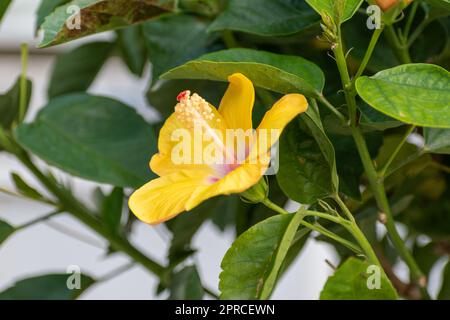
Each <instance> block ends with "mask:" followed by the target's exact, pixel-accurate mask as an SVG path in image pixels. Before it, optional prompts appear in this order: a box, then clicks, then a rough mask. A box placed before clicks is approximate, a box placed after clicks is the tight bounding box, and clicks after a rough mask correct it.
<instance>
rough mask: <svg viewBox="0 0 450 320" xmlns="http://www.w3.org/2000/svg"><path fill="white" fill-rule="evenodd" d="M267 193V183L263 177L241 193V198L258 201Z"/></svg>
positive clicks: (264, 197) (263, 198) (262, 199)
mask: <svg viewBox="0 0 450 320" xmlns="http://www.w3.org/2000/svg"><path fill="white" fill-rule="evenodd" d="M268 193H269V185H268V184H267V181H266V179H265V178H264V177H263V178H261V179H260V180H259V182H258V183H257V184H255V185H254V186H253V187H251V188H250V189H248V190H247V191H244V192H242V193H241V197H242V198H243V200H245V201H248V202H250V203H260V202H262V201H264V200H265V199H266V198H267V195H268Z"/></svg>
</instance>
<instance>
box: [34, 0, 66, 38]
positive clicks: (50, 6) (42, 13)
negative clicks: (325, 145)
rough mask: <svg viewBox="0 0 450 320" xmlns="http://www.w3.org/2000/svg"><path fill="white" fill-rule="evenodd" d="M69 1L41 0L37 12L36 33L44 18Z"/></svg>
mask: <svg viewBox="0 0 450 320" xmlns="http://www.w3.org/2000/svg"><path fill="white" fill-rule="evenodd" d="M69 1H70V0H41V4H40V5H39V8H38V10H37V13H36V15H37V18H36V27H35V29H36V31H38V29H39V27H40V26H41V25H42V24H43V23H44V20H45V18H46V17H47V16H48V15H49V14H50V13H52V12H53V11H54V10H55V9H56V8H57V7H59V6H62V5H63V4H66V3H68V2H69Z"/></svg>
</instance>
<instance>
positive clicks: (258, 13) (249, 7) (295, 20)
mask: <svg viewBox="0 0 450 320" xmlns="http://www.w3.org/2000/svg"><path fill="white" fill-rule="evenodd" d="M319 21H320V17H319V16H318V15H317V14H316V13H315V12H314V11H313V10H311V8H310V7H309V6H308V5H307V4H306V3H305V2H303V1H292V0H230V1H229V3H228V6H227V8H226V9H225V10H224V11H223V12H222V13H221V14H220V15H219V17H217V19H216V20H214V22H213V23H212V24H211V26H210V27H209V30H210V31H223V30H233V31H242V32H247V33H252V34H257V35H261V36H281V35H289V34H293V33H296V32H299V31H301V30H303V29H308V28H310V27H312V26H313V25H316V24H317V23H318V22H319Z"/></svg>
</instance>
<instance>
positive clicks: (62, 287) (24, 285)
mask: <svg viewBox="0 0 450 320" xmlns="http://www.w3.org/2000/svg"><path fill="white" fill-rule="evenodd" d="M73 276H75V274H48V275H43V276H37V277H32V278H27V279H23V280H20V281H18V282H17V283H16V284H15V285H14V286H12V287H10V288H8V289H6V290H5V291H3V292H1V293H0V300H74V299H76V298H78V297H79V296H80V295H81V294H82V293H83V292H84V291H85V290H86V289H88V288H89V287H90V286H91V285H92V284H94V282H95V281H94V279H92V278H91V277H89V276H86V275H83V274H81V275H80V277H81V278H80V289H73V290H71V289H69V288H68V284H75V283H73V282H72V281H71V280H72V279H71V278H70V277H73Z"/></svg>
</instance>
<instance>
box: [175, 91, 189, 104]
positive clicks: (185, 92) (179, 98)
mask: <svg viewBox="0 0 450 320" xmlns="http://www.w3.org/2000/svg"><path fill="white" fill-rule="evenodd" d="M187 95H188V90H185V91H183V92H181V93H180V94H179V95H178V96H177V101H178V102H180V101H181V100H182V99H184V98H185V97H186V96H187Z"/></svg>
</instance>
